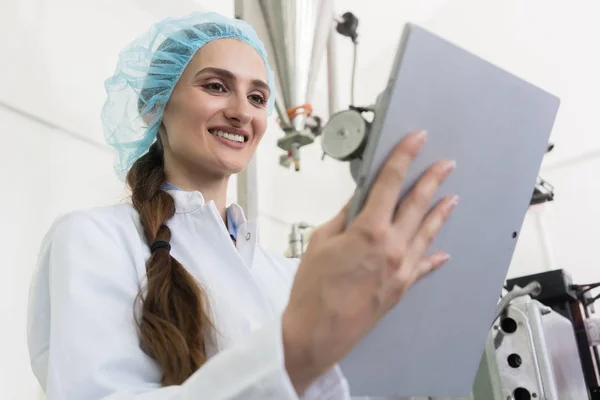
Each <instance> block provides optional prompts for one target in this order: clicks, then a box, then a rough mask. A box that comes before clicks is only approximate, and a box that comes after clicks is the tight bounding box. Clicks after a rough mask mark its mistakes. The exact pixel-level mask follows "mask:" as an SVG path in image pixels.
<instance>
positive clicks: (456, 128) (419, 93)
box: [341, 24, 559, 397]
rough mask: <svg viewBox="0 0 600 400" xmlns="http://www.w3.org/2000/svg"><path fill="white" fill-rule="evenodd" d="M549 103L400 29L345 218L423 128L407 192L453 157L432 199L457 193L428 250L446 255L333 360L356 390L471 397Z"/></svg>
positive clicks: (421, 34) (554, 105)
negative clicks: (404, 142) (399, 147)
mask: <svg viewBox="0 0 600 400" xmlns="http://www.w3.org/2000/svg"><path fill="white" fill-rule="evenodd" d="M558 106H559V99H558V98H557V97H555V96H553V95H551V94H549V93H547V92H545V91H543V90H541V89H539V88H537V87H535V86H533V85H531V84H529V83H527V82H525V81H523V80H522V79H519V78H517V77H515V76H513V75H511V74H509V73H507V72H505V71H503V70H502V69H500V68H497V67H495V66H494V65H492V64H490V63H488V62H486V61H484V60H482V59H480V58H478V57H476V56H474V55H472V54H470V53H468V52H467V51H465V50H463V49H461V48H459V47H457V46H455V45H453V44H451V43H449V42H447V41H445V40H443V39H441V38H440V37H437V36H436V35H434V34H432V33H430V32H428V31H426V30H424V29H422V28H419V27H418V26H415V25H410V24H409V25H407V26H406V28H405V30H404V32H403V35H402V40H401V43H400V47H399V50H398V53H397V56H396V61H395V63H394V66H393V68H392V72H391V75H390V80H389V83H388V86H387V89H386V90H385V91H384V92H383V93H382V96H381V97H380V99H379V101H378V104H377V113H376V115H375V119H374V121H373V125H372V129H371V133H370V136H369V138H368V143H367V147H366V148H365V153H364V156H363V163H362V166H361V169H360V171H359V173H358V179H357V189H356V192H355V195H354V199H353V202H352V207H351V212H350V218H349V220H348V223H350V222H351V220H352V218H353V217H354V216H355V215H356V214H357V213H358V212H359V210H360V209H361V207H362V206H363V204H364V202H365V198H366V196H367V193H368V192H369V189H370V187H371V185H372V183H373V182H374V179H375V177H376V176H377V173H378V171H379V170H380V168H381V166H382V165H383V163H384V162H385V160H386V158H387V157H388V155H389V154H390V152H391V150H392V148H393V147H394V146H395V145H396V144H397V143H398V142H399V141H400V140H401V139H402V137H403V136H404V135H405V134H407V133H409V132H411V131H413V130H416V129H427V130H428V131H429V137H428V140H427V142H426V144H425V147H424V149H423V151H422V153H421V154H420V155H419V157H418V158H417V159H416V161H415V163H414V164H413V165H412V167H411V169H410V171H409V174H408V181H407V184H406V185H405V186H406V187H411V186H412V185H413V184H414V183H415V182H416V180H417V178H418V177H419V176H420V175H422V173H423V172H424V171H425V170H426V169H427V168H428V167H429V166H431V165H432V164H433V163H434V162H435V161H437V160H441V159H454V160H456V161H457V168H456V170H455V171H454V173H453V174H452V175H451V176H450V178H449V179H448V180H447V181H446V182H445V183H444V185H443V186H442V187H441V188H440V190H439V192H438V194H437V197H436V198H435V199H434V200H435V202H436V203H437V202H438V201H439V200H440V199H441V198H442V197H443V196H445V195H451V194H458V195H459V196H460V203H459V204H458V207H457V208H456V210H455V211H454V213H453V214H452V216H451V218H450V219H449V221H448V222H447V224H446V225H445V226H444V228H443V229H442V231H441V232H440V234H439V235H438V237H437V238H436V240H435V241H434V243H433V244H432V247H431V251H434V250H438V249H439V250H444V251H447V252H449V253H450V254H451V255H452V259H451V260H450V261H449V262H448V263H447V264H446V265H445V266H444V267H443V268H441V269H440V270H438V271H436V272H435V273H433V274H430V275H429V276H427V277H425V278H424V279H422V280H421V281H420V282H418V283H417V284H416V285H415V286H414V287H413V288H412V289H411V290H409V292H408V293H407V294H406V295H405V296H404V297H403V299H402V300H401V301H400V303H399V304H398V305H397V306H396V307H395V308H394V309H393V310H392V311H391V312H390V313H389V314H388V315H386V317H385V318H384V319H383V320H382V321H381V322H380V323H379V324H378V325H377V326H376V328H375V329H374V330H373V331H372V332H370V333H369V334H368V335H367V336H366V337H365V338H364V339H363V340H362V341H361V342H360V343H359V344H358V345H357V346H356V347H355V348H354V349H353V351H352V352H351V353H350V354H349V355H348V356H347V357H346V358H345V359H343V360H342V362H341V367H342V370H343V372H344V374H345V375H346V377H347V378H348V381H349V383H350V387H351V390H352V394H353V395H356V396H448V397H454V396H456V397H458V396H468V395H469V393H470V392H471V389H472V385H473V380H474V377H475V374H476V371H477V367H478V363H479V361H480V358H481V356H482V354H483V349H484V344H485V340H486V336H487V333H488V329H489V328H490V325H491V323H492V318H493V315H494V311H495V307H496V303H497V300H498V298H499V296H500V293H501V289H502V284H503V282H504V279H505V277H506V274H507V272H508V267H509V264H510V261H511V258H512V255H513V251H514V249H515V245H516V242H517V240H518V237H519V231H520V229H521V225H522V223H523V219H524V217H525V213H526V212H527V209H528V207H529V202H530V199H531V196H532V193H533V189H534V185H535V182H536V178H537V174H538V171H539V168H540V165H541V162H542V157H543V155H544V153H545V150H546V147H547V144H548V139H549V136H550V132H551V130H552V126H553V124H554V119H555V115H556V112H557V110H558ZM406 192H407V189H404V191H403V193H402V195H401V197H402V196H403V195H405V194H406Z"/></svg>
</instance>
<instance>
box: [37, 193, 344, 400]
mask: <svg viewBox="0 0 600 400" xmlns="http://www.w3.org/2000/svg"><path fill="white" fill-rule="evenodd" d="M169 193H170V194H171V195H172V196H173V197H174V199H175V204H176V214H175V216H174V217H173V218H172V219H171V220H170V221H169V222H168V225H169V227H170V228H171V231H172V235H173V236H172V239H171V246H172V249H171V254H172V255H173V256H174V257H175V258H176V259H177V260H179V261H180V262H181V264H182V265H183V266H184V267H185V268H186V269H187V270H188V271H189V272H190V273H191V274H192V275H193V276H194V278H196V279H197V280H198V282H199V283H200V284H202V286H203V287H204V288H205V290H206V291H207V294H208V298H209V302H210V307H211V314H212V316H213V321H214V323H215V325H216V327H217V331H218V333H215V334H214V337H213V338H212V340H211V344H210V345H209V348H208V354H209V356H210V359H209V361H208V362H207V363H206V364H204V365H203V366H202V367H201V368H200V369H199V370H198V371H196V372H195V373H194V374H193V375H192V376H191V377H190V378H189V379H188V380H187V381H186V382H184V383H183V384H182V385H180V386H170V387H160V383H159V382H160V378H161V371H160V368H159V367H158V365H157V364H156V363H155V361H154V360H153V359H151V358H150V357H148V356H147V355H146V354H145V353H144V352H143V351H142V349H141V348H140V343H139V337H138V334H137V331H136V324H135V320H134V315H133V313H134V304H135V298H136V295H137V294H138V290H139V288H140V287H143V283H144V279H145V275H146V266H145V264H146V260H147V259H148V257H149V256H150V251H149V249H148V245H147V243H146V242H145V238H144V233H143V229H142V227H141V224H140V222H139V217H138V215H137V213H136V211H135V210H134V209H133V207H132V206H131V205H129V204H120V205H115V206H110V207H104V208H96V209H92V210H85V211H77V212H74V213H70V214H67V215H66V216H63V217H61V218H59V219H57V221H56V222H55V223H54V224H53V226H52V227H51V228H50V231H49V232H48V234H47V235H46V237H45V239H44V241H43V243H42V248H41V252H40V258H39V265H38V268H37V270H36V272H35V275H34V277H33V281H32V285H31V291H30V301H29V312H28V345H29V352H30V357H31V365H32V368H33V371H34V373H35V375H36V377H37V379H38V381H39V383H40V384H41V386H42V388H43V390H44V391H45V393H46V396H47V398H48V400H58V399H61V400H62V399H68V400H71V399H74V400H96V399H106V400H121V399H123V400H125V399H128V400H129V399H137V400H163V399H170V400H180V399H181V400H182V399H190V400H191V399H199V400H203V399H207V400H224V399H244V400H255V399H256V400H258V399H260V400H265V399H266V400H286V399H297V398H298V396H297V395H296V393H295V390H294V388H293V386H292V384H291V382H290V380H289V377H288V375H287V373H286V370H285V366H284V355H283V345H282V336H281V314H282V311H283V310H284V308H285V306H286V304H287V301H288V298H289V293H290V289H291V285H292V281H293V277H294V273H295V269H296V267H297V261H296V260H290V259H287V258H285V257H283V256H282V255H279V254H277V253H274V252H270V251H268V250H266V249H264V248H263V247H261V246H260V245H259V244H257V234H258V230H257V225H256V221H246V219H245V217H244V215H243V212H242V210H241V208H240V207H239V206H237V205H232V206H230V208H229V215H230V216H233V217H234V218H235V219H236V220H235V221H234V222H235V223H236V225H237V239H238V240H237V245H236V244H234V243H233V241H232V240H231V238H230V236H229V233H228V231H227V229H226V227H225V224H224V223H223V220H222V218H221V217H220V215H219V213H218V211H217V209H216V207H215V204H214V203H213V202H212V201H211V202H205V201H204V198H203V197H202V195H201V194H200V193H199V192H184V191H177V190H169ZM135 310H136V312H139V305H136V306H135ZM302 398H304V399H349V398H350V396H349V393H348V384H347V382H346V380H345V379H344V377H343V375H342V374H341V372H340V369H339V367H337V366H335V367H334V368H333V369H332V370H331V371H329V372H327V373H326V374H324V375H323V376H321V377H320V378H319V379H318V380H317V381H315V382H314V384H313V385H312V386H311V387H310V388H309V389H308V390H307V391H306V392H305V394H304V395H303V397H302Z"/></svg>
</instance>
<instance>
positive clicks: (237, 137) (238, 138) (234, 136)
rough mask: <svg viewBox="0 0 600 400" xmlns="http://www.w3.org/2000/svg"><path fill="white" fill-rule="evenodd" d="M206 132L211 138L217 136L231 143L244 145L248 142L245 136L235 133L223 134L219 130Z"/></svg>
mask: <svg viewBox="0 0 600 400" xmlns="http://www.w3.org/2000/svg"><path fill="white" fill-rule="evenodd" d="M208 132H209V133H210V134H211V135H213V136H218V137H221V138H224V139H227V140H230V141H232V142H237V143H244V142H246V141H247V140H248V137H247V136H244V135H240V134H237V133H231V132H225V131H222V130H219V129H209V130H208Z"/></svg>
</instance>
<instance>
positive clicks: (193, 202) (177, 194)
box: [165, 186, 247, 226]
mask: <svg viewBox="0 0 600 400" xmlns="http://www.w3.org/2000/svg"><path fill="white" fill-rule="evenodd" d="M165 190H166V191H167V192H168V193H169V194H170V195H171V196H172V197H173V199H174V200H175V212H176V213H178V214H182V213H189V212H194V211H196V210H198V209H199V208H201V207H202V206H203V205H204V204H206V200H205V199H204V196H203V195H202V193H200V192H199V191H197V190H194V191H191V192H186V191H184V190H181V189H178V188H176V187H174V186H168V187H166V188H165ZM227 211H228V213H229V215H231V216H232V217H233V222H234V223H235V224H236V225H237V226H240V225H242V224H243V223H245V222H246V221H247V219H246V214H245V213H244V210H243V209H242V207H241V206H240V205H239V204H236V203H232V204H230V205H229V207H227Z"/></svg>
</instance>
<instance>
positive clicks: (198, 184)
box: [166, 172, 229, 223]
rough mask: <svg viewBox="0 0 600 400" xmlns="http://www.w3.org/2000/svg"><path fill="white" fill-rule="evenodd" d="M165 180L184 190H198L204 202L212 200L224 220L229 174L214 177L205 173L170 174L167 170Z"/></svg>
mask: <svg viewBox="0 0 600 400" xmlns="http://www.w3.org/2000/svg"><path fill="white" fill-rule="evenodd" d="M166 175H167V181H168V182H169V183H171V184H173V185H175V186H177V187H178V188H179V189H181V190H185V191H186V192H192V191H198V192H200V193H202V197H204V200H205V201H206V202H208V201H211V200H212V201H213V202H214V203H215V205H216V206H217V210H219V214H220V215H221V218H223V221H224V222H225V223H227V220H226V218H227V217H226V202H227V184H228V182H229V175H226V176H220V177H214V176H212V177H211V176H209V175H208V174H207V175H194V176H191V175H189V174H180V173H177V174H170V173H168V172H167V174H166Z"/></svg>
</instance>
